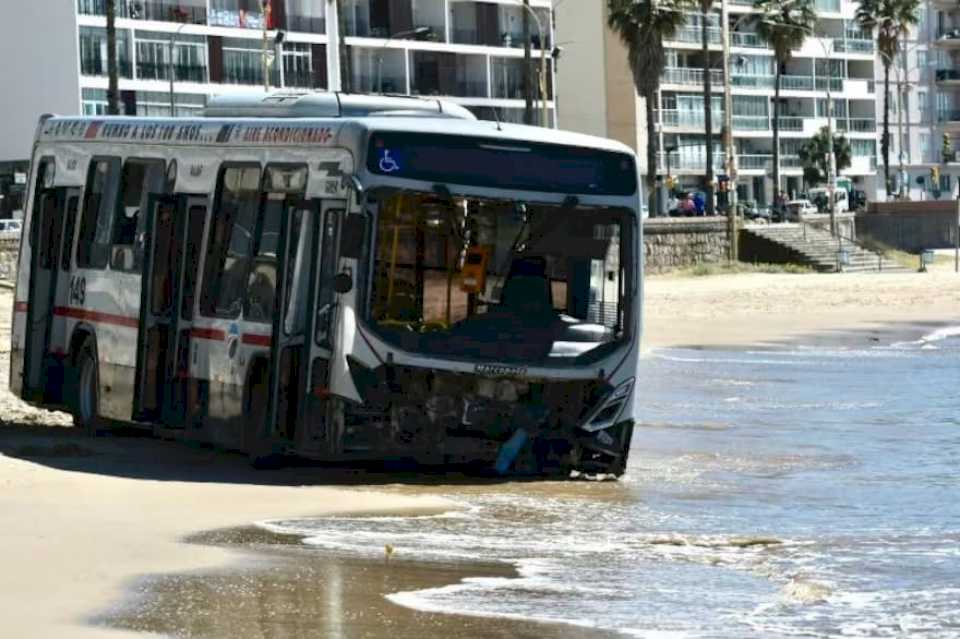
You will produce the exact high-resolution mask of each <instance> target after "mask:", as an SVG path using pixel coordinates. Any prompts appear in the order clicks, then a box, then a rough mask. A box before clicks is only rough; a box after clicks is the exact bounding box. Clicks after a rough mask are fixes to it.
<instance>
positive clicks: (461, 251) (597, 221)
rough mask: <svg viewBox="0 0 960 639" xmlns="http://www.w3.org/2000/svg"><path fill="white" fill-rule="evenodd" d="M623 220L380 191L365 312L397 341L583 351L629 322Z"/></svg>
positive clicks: (472, 354)
mask: <svg viewBox="0 0 960 639" xmlns="http://www.w3.org/2000/svg"><path fill="white" fill-rule="evenodd" d="M630 220H632V217H631V215H630V213H629V212H627V211H625V210H623V209H597V208H584V207H575V208H570V207H560V206H555V205H544V204H533V203H526V204H525V203H520V202H510V201H499V200H486V199H475V198H469V199H468V198H451V197H444V196H441V195H437V194H433V193H411V192H404V193H395V194H392V195H390V196H388V197H386V198H384V199H381V200H380V201H379V212H378V215H377V233H376V256H375V260H374V269H373V274H372V282H371V296H370V300H371V309H370V319H371V320H372V322H373V324H374V326H375V327H376V328H377V329H378V331H379V332H380V334H381V335H382V336H383V337H384V338H385V339H387V340H388V341H390V342H391V343H393V344H395V345H397V346H399V347H401V348H403V349H404V350H410V351H416V352H421V353H425V354H434V355H450V356H457V357H467V358H472V359H489V360H497V361H516V362H524V363H527V364H536V363H538V362H540V363H551V364H553V363H580V362H585V361H590V360H592V359H594V358H596V357H600V356H602V355H603V354H605V353H607V352H609V351H610V350H611V349H612V348H613V347H614V345H615V344H616V343H617V342H618V341H619V340H620V338H621V337H623V335H624V327H625V326H627V325H628V317H627V315H628V313H629V309H628V305H627V301H628V300H627V299H626V295H625V291H628V290H630V286H629V284H630V278H631V277H632V276H631V274H630V273H629V272H628V270H627V269H628V268H629V265H630V264H631V263H632V261H631V258H630V256H629V251H628V249H629V246H630V240H629V238H630V234H631V230H630V229H631V226H630Z"/></svg>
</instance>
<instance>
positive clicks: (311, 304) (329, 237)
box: [268, 200, 346, 452]
mask: <svg viewBox="0 0 960 639" xmlns="http://www.w3.org/2000/svg"><path fill="white" fill-rule="evenodd" d="M345 205H346V202H344V201H339V200H322V201H316V200H315V201H313V202H311V203H310V204H309V205H308V206H305V207H304V208H302V209H300V210H297V211H294V212H292V213H291V215H289V216H287V217H286V218H285V220H284V225H283V228H282V229H281V243H280V252H279V254H278V257H279V259H278V262H277V266H278V273H277V283H278V293H280V294H279V295H277V296H276V303H277V306H276V310H275V312H274V316H273V337H272V341H271V358H270V401H269V413H268V415H269V421H268V423H269V424H271V425H272V426H273V429H274V433H275V434H276V435H279V436H280V437H281V438H282V439H284V440H286V441H288V442H290V443H292V444H293V445H294V446H295V447H296V449H297V450H298V451H301V452H310V451H313V452H317V451H321V450H324V449H325V447H326V442H327V437H325V433H326V428H325V425H326V420H327V410H326V404H327V402H326V398H327V387H328V384H329V379H328V372H329V369H330V366H329V363H330V357H331V353H332V346H333V344H332V339H333V318H334V317H335V300H334V295H333V276H334V275H335V269H336V263H337V259H336V257H337V256H336V243H337V240H338V237H339V230H340V220H341V217H342V215H343V210H344V208H345Z"/></svg>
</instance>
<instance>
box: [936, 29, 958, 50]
mask: <svg viewBox="0 0 960 639" xmlns="http://www.w3.org/2000/svg"><path fill="white" fill-rule="evenodd" d="M934 44H936V45H937V46H940V47H943V48H945V49H955V48H958V47H960V29H958V28H949V29H941V30H940V31H939V32H938V33H937V39H936V40H935V41H934Z"/></svg>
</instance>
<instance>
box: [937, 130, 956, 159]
mask: <svg viewBox="0 0 960 639" xmlns="http://www.w3.org/2000/svg"><path fill="white" fill-rule="evenodd" d="M940 155H941V156H943V163H944V164H946V163H947V162H952V161H953V157H954V156H953V143H952V142H951V141H950V134H949V133H944V134H943V146H941V147H940Z"/></svg>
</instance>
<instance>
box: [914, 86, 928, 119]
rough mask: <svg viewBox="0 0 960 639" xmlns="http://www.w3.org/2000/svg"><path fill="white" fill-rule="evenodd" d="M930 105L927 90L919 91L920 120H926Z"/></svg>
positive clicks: (918, 110)
mask: <svg viewBox="0 0 960 639" xmlns="http://www.w3.org/2000/svg"><path fill="white" fill-rule="evenodd" d="M928 106H929V105H928V103H927V92H926V91H917V112H918V113H919V114H920V120H926V118H927V108H928Z"/></svg>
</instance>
